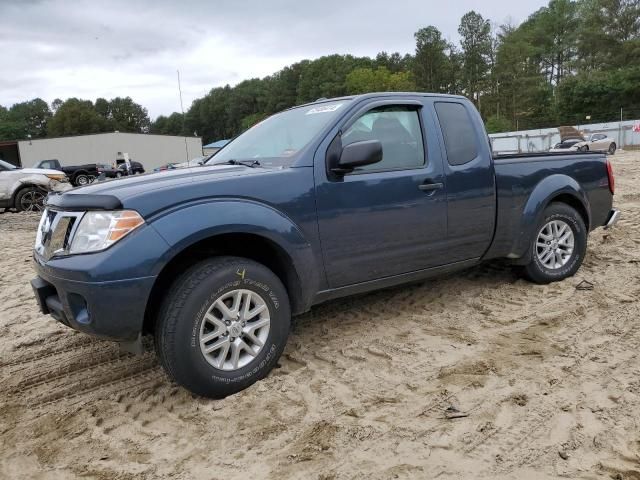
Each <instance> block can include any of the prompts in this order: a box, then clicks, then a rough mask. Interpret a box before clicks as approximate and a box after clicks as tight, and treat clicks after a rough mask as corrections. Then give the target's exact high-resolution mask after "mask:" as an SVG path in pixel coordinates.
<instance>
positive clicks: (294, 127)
mask: <svg viewBox="0 0 640 480" xmlns="http://www.w3.org/2000/svg"><path fill="white" fill-rule="evenodd" d="M349 101H350V100H347V99H345V100H339V101H335V102H323V103H316V104H313V105H307V106H304V107H299V108H293V109H291V110H285V111H284V112H281V113H277V114H275V115H273V116H271V117H269V118H267V119H266V120H263V121H262V122H260V123H258V124H256V125H254V126H253V127H251V128H250V129H249V130H247V131H246V132H244V133H243V134H242V135H240V136H239V137H238V138H236V139H235V140H233V141H232V142H231V143H229V145H227V146H226V147H224V148H223V149H222V150H221V151H219V152H218V153H216V154H215V155H214V156H213V157H212V158H211V160H209V161H208V162H207V165H218V164H221V163H227V162H230V161H232V160H233V161H236V162H238V161H247V160H257V161H258V162H259V163H260V165H262V166H274V167H280V166H289V165H291V163H292V162H293V160H294V159H295V156H296V154H297V153H298V152H299V151H300V150H302V149H303V148H304V147H306V146H307V145H308V144H309V142H311V140H312V139H313V138H314V137H315V136H316V135H317V134H318V133H320V131H321V130H322V129H323V128H324V127H326V126H327V124H328V123H329V122H330V121H332V120H333V119H334V118H336V116H337V115H339V114H340V113H341V112H342V111H344V109H345V107H346V104H347V103H348V102H349Z"/></svg>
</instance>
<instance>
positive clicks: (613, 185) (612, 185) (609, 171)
mask: <svg viewBox="0 0 640 480" xmlns="http://www.w3.org/2000/svg"><path fill="white" fill-rule="evenodd" d="M606 162H607V177H608V178H609V191H611V195H613V194H614V193H615V192H616V180H615V178H614V177H613V168H611V162H610V161H609V159H608V158H607V159H606Z"/></svg>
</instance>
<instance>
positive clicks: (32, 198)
mask: <svg viewBox="0 0 640 480" xmlns="http://www.w3.org/2000/svg"><path fill="white" fill-rule="evenodd" d="M71 188H72V186H71V184H70V183H69V180H68V179H67V176H66V175H65V174H64V173H63V172H60V171H58V170H48V169H43V168H20V167H16V166H15V165H12V164H10V163H8V162H5V161H4V160H0V208H5V209H7V208H15V209H16V210H18V211H19V212H23V211H27V212H32V211H40V210H42V208H43V202H44V199H45V197H46V196H47V194H48V193H49V192H64V191H66V190H70V189H71Z"/></svg>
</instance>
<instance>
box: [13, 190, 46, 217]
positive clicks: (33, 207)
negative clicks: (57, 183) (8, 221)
mask: <svg viewBox="0 0 640 480" xmlns="http://www.w3.org/2000/svg"><path fill="white" fill-rule="evenodd" d="M46 196H47V194H46V193H45V192H43V191H42V190H40V189H39V188H37V187H27V188H23V189H22V190H20V191H19V192H18V194H17V195H16V204H15V207H16V210H18V211H19V212H40V211H42V209H43V208H44V199H45V197H46Z"/></svg>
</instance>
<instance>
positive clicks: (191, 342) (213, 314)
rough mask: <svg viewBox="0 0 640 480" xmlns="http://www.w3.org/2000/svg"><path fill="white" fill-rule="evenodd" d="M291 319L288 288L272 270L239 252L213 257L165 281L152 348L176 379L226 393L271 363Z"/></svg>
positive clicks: (213, 393)
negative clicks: (167, 288)
mask: <svg viewBox="0 0 640 480" xmlns="http://www.w3.org/2000/svg"><path fill="white" fill-rule="evenodd" d="M290 324H291V311H290V307H289V298H288V295H287V292H286V290H285V288H284V286H283V285H282V283H281V282H280V280H279V279H278V277H277V276H276V275H275V274H274V273H273V272H271V270H269V269H268V268H266V267H265V266H263V265H261V264H259V263H256V262H254V261H252V260H249V259H245V258H240V257H215V258H211V259H208V260H205V261H203V262H200V263H198V264H197V265H195V266H194V267H192V268H191V269H189V270H188V271H187V272H186V273H185V274H184V275H182V276H181V277H180V278H179V279H178V280H176V282H175V283H174V284H173V285H172V286H171V287H170V293H169V295H168V296H167V298H166V300H165V302H164V304H163V306H162V308H161V310H160V313H159V317H158V319H157V324H156V328H155V332H154V335H155V345H156V352H157V354H158V357H159V359H160V362H161V363H162V365H163V367H164V368H165V370H166V371H167V373H168V374H169V376H170V377H171V378H172V380H174V381H175V382H176V383H178V384H180V385H182V386H184V387H185V388H187V389H188V390H190V391H192V392H193V393H195V394H198V395H202V396H205V397H211V398H221V397H226V396H227V395H231V394H233V393H236V392H238V391H240V390H243V389H245V388H247V387H249V386H250V385H252V384H253V383H255V382H256V381H258V380H260V379H262V378H264V377H265V376H266V375H267V374H268V373H269V372H270V371H271V369H272V368H273V367H274V366H275V365H276V362H277V361H278V358H279V357H280V355H281V354H282V351H283V350H284V347H285V344H286V342H287V337H288V335H289V328H290Z"/></svg>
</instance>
